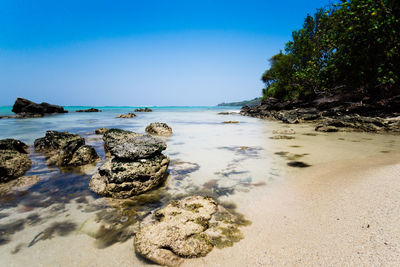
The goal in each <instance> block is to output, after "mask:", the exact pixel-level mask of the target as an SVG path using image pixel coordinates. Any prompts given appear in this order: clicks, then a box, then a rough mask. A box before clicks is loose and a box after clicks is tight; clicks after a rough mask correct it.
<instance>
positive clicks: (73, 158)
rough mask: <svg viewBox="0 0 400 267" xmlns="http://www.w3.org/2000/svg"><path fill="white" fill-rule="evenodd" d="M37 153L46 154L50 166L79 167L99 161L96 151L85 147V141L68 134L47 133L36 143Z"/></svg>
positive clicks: (90, 147)
mask: <svg viewBox="0 0 400 267" xmlns="http://www.w3.org/2000/svg"><path fill="white" fill-rule="evenodd" d="M34 147H35V151H37V152H41V153H44V154H45V155H46V157H47V164H48V165H57V166H59V167H77V166H83V165H86V164H90V163H94V162H96V161H97V160H98V159H99V156H98V155H97V153H96V150H95V149H94V148H93V147H92V146H89V145H85V139H84V138H83V137H80V136H79V135H77V134H71V133H68V132H57V131H47V132H46V135H45V136H44V137H42V138H38V139H36V140H35V142H34Z"/></svg>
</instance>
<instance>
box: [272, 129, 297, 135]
mask: <svg viewBox="0 0 400 267" xmlns="http://www.w3.org/2000/svg"><path fill="white" fill-rule="evenodd" d="M272 133H273V134H281V135H292V134H296V132H295V131H294V130H293V129H290V128H289V129H281V130H273V131H272Z"/></svg>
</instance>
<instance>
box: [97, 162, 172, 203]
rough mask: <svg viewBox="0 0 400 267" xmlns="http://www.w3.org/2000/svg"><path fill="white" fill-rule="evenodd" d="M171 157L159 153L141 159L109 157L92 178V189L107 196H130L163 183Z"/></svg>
mask: <svg viewBox="0 0 400 267" xmlns="http://www.w3.org/2000/svg"><path fill="white" fill-rule="evenodd" d="M168 164H169V159H168V158H167V157H166V156H164V155H158V156H156V157H154V158H151V159H142V160H140V161H123V160H122V161H121V160H119V159H116V158H112V159H107V161H106V162H105V163H104V164H103V165H102V166H100V168H99V169H98V171H97V172H96V173H95V174H94V175H93V176H92V178H91V179H90V183H89V186H90V189H91V190H92V191H93V192H95V193H97V194H99V195H101V196H106V197H113V198H128V197H131V196H135V195H139V194H142V193H144V192H147V191H149V190H151V189H154V188H156V187H158V186H159V185H161V184H162V183H163V182H164V180H165V178H166V175H167V168H168Z"/></svg>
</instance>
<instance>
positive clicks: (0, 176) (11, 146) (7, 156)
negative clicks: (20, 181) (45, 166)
mask: <svg viewBox="0 0 400 267" xmlns="http://www.w3.org/2000/svg"><path fill="white" fill-rule="evenodd" d="M27 147H28V146H27V145H26V144H24V143H23V142H21V141H19V140H15V139H3V140H0V183H5V182H8V181H11V180H14V179H16V178H18V177H20V176H22V175H24V174H25V172H26V171H27V170H29V168H30V167H31V166H32V161H31V160H30V159H29V157H28V155H27V154H28V152H27V150H26V149H27Z"/></svg>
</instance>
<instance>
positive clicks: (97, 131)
mask: <svg viewBox="0 0 400 267" xmlns="http://www.w3.org/2000/svg"><path fill="white" fill-rule="evenodd" d="M107 131H108V129H107V128H104V127H103V128H99V129H96V130H95V131H94V132H95V134H105V133H106V132H107Z"/></svg>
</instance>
